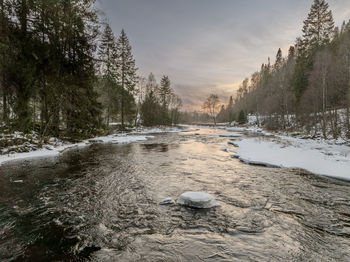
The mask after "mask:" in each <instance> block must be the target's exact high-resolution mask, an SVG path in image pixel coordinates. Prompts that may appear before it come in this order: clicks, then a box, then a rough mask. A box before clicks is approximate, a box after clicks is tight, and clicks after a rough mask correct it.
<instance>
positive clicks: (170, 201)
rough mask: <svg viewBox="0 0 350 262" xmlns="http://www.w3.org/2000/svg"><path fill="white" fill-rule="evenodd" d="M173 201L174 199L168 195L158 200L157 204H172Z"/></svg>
mask: <svg viewBox="0 0 350 262" xmlns="http://www.w3.org/2000/svg"><path fill="white" fill-rule="evenodd" d="M174 203H175V201H174V200H173V199H172V198H171V197H168V198H165V199H163V200H162V201H160V203H159V205H172V204H174Z"/></svg>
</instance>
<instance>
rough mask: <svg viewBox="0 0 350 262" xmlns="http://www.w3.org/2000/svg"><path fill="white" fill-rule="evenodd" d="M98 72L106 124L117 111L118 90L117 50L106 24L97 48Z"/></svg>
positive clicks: (110, 30)
mask: <svg viewBox="0 0 350 262" xmlns="http://www.w3.org/2000/svg"><path fill="white" fill-rule="evenodd" d="M98 55H99V64H100V66H99V72H100V76H101V81H100V84H101V86H102V90H101V97H102V100H103V102H104V104H105V107H106V123H107V126H108V125H109V121H110V117H111V116H115V115H116V114H117V113H118V109H119V105H118V104H119V100H120V99H119V98H120V95H121V92H120V88H119V86H118V84H117V81H116V78H117V65H116V62H117V49H116V40H115V37H114V34H113V32H112V29H111V27H110V26H109V25H108V24H106V26H105V30H104V32H103V34H102V38H101V43H100V46H99V52H98Z"/></svg>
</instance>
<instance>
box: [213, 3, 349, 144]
mask: <svg viewBox="0 0 350 262" xmlns="http://www.w3.org/2000/svg"><path fill="white" fill-rule="evenodd" d="M247 115H251V116H255V117H254V119H255V122H256V124H258V125H264V126H265V127H266V128H268V129H270V130H289V131H297V132H299V131H303V132H307V133H309V134H310V135H312V136H321V137H323V138H334V139H337V138H339V137H341V138H344V139H349V138H350V120H349V119H350V22H347V23H346V22H343V24H342V25H341V27H340V28H339V27H336V26H335V23H334V20H333V15H332V11H331V10H330V8H329V5H328V3H327V2H326V1H325V0H314V2H313V4H312V7H311V10H310V12H309V14H308V16H307V18H306V20H305V21H304V25H303V28H302V36H301V37H299V38H297V39H296V43H295V45H292V46H290V48H289V51H288V54H287V55H285V56H284V55H283V54H282V50H281V49H278V51H277V54H276V58H275V61H274V63H272V62H271V60H270V58H269V59H268V62H267V63H263V64H262V66H261V68H260V70H259V71H257V72H255V73H253V74H252V75H251V76H250V77H249V78H246V79H244V81H243V82H242V84H241V85H240V86H239V88H238V90H237V92H236V94H235V96H234V99H232V97H231V99H230V101H229V104H228V105H227V106H224V107H222V108H221V110H220V113H219V115H218V120H219V121H222V122H226V121H230V122H231V121H233V120H237V119H238V118H240V122H245V121H247Z"/></svg>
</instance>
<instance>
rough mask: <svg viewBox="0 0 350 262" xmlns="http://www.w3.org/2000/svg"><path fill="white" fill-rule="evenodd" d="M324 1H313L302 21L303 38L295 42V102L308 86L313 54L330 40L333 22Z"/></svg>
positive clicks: (330, 12)
mask: <svg viewBox="0 0 350 262" xmlns="http://www.w3.org/2000/svg"><path fill="white" fill-rule="evenodd" d="M328 8H329V6H328V3H326V1H325V0H314V2H313V4H312V6H311V10H310V12H309V14H308V17H307V19H306V20H305V21H304V26H303V30H302V31H303V36H302V38H301V39H298V40H297V47H298V57H297V63H296V68H295V74H294V91H295V96H296V99H297V101H300V98H301V96H302V94H303V93H304V91H305V90H306V88H307V86H308V74H309V72H310V71H311V70H312V66H313V62H314V61H313V59H314V55H315V52H316V51H317V50H319V49H320V48H321V47H323V46H324V45H326V44H328V43H329V42H330V40H331V39H332V34H333V32H334V21H333V16H332V11H330V10H328Z"/></svg>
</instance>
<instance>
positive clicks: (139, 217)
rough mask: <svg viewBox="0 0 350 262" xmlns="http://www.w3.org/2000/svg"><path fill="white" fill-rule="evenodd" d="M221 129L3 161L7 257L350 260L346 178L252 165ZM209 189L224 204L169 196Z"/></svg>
mask: <svg viewBox="0 0 350 262" xmlns="http://www.w3.org/2000/svg"><path fill="white" fill-rule="evenodd" d="M219 132H220V131H215V130H211V129H200V130H198V131H195V132H184V133H168V134H159V135H155V138H154V139H150V140H148V141H146V142H139V143H133V144H126V145H112V144H94V145H92V146H90V147H86V148H81V149H75V150H69V151H67V152H65V153H63V154H62V155H60V156H59V157H55V158H40V159H31V160H22V161H15V162H14V161H12V162H9V163H7V164H4V165H2V166H0V261H5V262H7V261H350V183H349V182H346V181H341V180H336V179H331V178H327V177H320V176H316V175H313V174H310V173H308V172H306V171H303V170H298V169H278V168H267V167H261V166H250V165H245V164H243V163H241V162H239V161H238V160H237V159H234V158H232V155H233V153H228V152H224V151H221V150H220V149H221V148H222V147H223V146H225V145H227V142H228V138H223V137H219V136H217V133H219ZM185 191H204V192H207V193H210V194H212V195H213V196H215V197H216V199H217V200H218V201H219V202H220V207H216V208H213V209H210V210H196V209H191V208H186V207H182V206H178V205H172V206H161V205H159V202H160V201H161V200H162V199H164V198H166V197H173V198H175V199H176V197H177V196H179V195H180V194H181V193H183V192H185Z"/></svg>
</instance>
